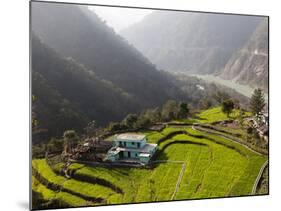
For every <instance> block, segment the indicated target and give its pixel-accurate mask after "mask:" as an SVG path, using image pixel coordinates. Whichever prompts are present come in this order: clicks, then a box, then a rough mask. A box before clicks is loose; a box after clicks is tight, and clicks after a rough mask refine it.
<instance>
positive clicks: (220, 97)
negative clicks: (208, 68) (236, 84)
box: [213, 91, 230, 104]
mask: <svg viewBox="0 0 281 211" xmlns="http://www.w3.org/2000/svg"><path fill="white" fill-rule="evenodd" d="M213 98H214V99H215V100H216V101H217V102H218V103H220V104H222V103H223V101H226V100H228V99H230V96H229V95H228V94H227V93H226V92H223V91H217V92H216V93H215V94H214V96H213Z"/></svg>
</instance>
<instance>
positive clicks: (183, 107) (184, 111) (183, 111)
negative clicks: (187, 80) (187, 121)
mask: <svg viewBox="0 0 281 211" xmlns="http://www.w3.org/2000/svg"><path fill="white" fill-rule="evenodd" d="M188 114H189V108H188V105H187V103H185V102H181V103H180V104H179V113H178V117H179V118H180V119H184V118H187V115H188Z"/></svg>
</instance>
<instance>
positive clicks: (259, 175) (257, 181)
mask: <svg viewBox="0 0 281 211" xmlns="http://www.w3.org/2000/svg"><path fill="white" fill-rule="evenodd" d="M267 165H268V160H267V161H265V162H264V164H263V165H262V167H261V169H260V172H259V174H258V176H257V178H256V181H255V183H254V186H253V189H252V195H255V194H256V191H257V187H258V184H259V181H260V179H261V177H262V173H263V172H264V169H265V167H266V166H267Z"/></svg>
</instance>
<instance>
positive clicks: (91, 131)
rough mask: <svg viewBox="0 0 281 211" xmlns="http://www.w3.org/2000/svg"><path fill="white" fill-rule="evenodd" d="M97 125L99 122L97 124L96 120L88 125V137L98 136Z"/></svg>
mask: <svg viewBox="0 0 281 211" xmlns="http://www.w3.org/2000/svg"><path fill="white" fill-rule="evenodd" d="M96 126H97V124H96V121H95V120H93V121H91V122H89V123H88V125H87V127H86V128H85V131H86V134H87V135H88V137H92V136H96V132H97V127H96Z"/></svg>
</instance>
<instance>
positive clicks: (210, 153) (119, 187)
mask: <svg viewBox="0 0 281 211" xmlns="http://www.w3.org/2000/svg"><path fill="white" fill-rule="evenodd" d="M218 112H220V110H218V109H217V108H214V109H210V110H209V111H205V112H203V113H201V114H199V117H200V118H199V120H197V121H198V122H200V121H204V123H211V122H212V121H219V120H224V119H227V117H226V116H224V114H222V113H218ZM145 133H146V135H147V138H148V141H149V142H151V143H158V145H159V149H158V151H157V155H156V156H155V159H154V161H153V163H152V164H151V168H125V167H123V168H117V167H114V168H104V167H90V166H86V165H82V164H77V163H74V164H72V165H71V166H70V167H69V171H70V172H72V173H71V179H66V178H65V177H64V176H61V175H59V174H58V171H59V169H60V168H62V164H61V163H59V164H57V165H56V166H52V168H51V167H50V166H49V165H48V163H47V162H46V160H45V159H38V160H33V162H32V166H33V175H34V177H33V184H32V187H33V190H34V191H36V192H40V193H42V195H43V197H44V199H45V200H47V201H48V200H54V199H58V200H60V201H62V202H63V204H65V205H66V206H86V205H93V206H94V205H99V204H119V203H133V202H147V201H168V200H181V199H198V198H212V197H225V196H240V195H251V194H254V193H252V189H253V186H254V184H255V182H256V179H257V176H258V174H259V171H260V169H261V167H262V165H263V164H264V163H265V162H266V161H267V159H268V157H267V156H266V155H262V154H260V153H257V152H255V151H253V150H251V149H250V148H248V147H246V146H244V145H242V144H240V143H237V142H235V141H232V140H230V139H227V138H224V137H223V136H220V135H214V134H210V133H207V132H202V131H198V130H196V128H194V127H193V126H181V127H178V126H177V127H172V126H168V127H166V128H165V129H164V130H162V131H161V132H145Z"/></svg>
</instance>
